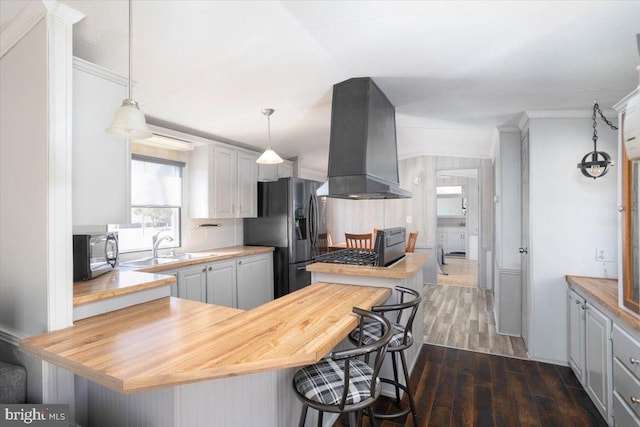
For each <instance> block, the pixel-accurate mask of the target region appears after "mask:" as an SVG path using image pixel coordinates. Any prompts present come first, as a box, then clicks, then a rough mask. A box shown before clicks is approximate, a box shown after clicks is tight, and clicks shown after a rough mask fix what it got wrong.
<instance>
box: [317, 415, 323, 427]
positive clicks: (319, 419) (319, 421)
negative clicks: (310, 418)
mask: <svg viewBox="0 0 640 427" xmlns="http://www.w3.org/2000/svg"><path fill="white" fill-rule="evenodd" d="M323 416H324V412H323V411H318V427H322V417H323Z"/></svg>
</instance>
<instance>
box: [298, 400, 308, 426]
mask: <svg viewBox="0 0 640 427" xmlns="http://www.w3.org/2000/svg"><path fill="white" fill-rule="evenodd" d="M307 409H309V407H308V406H307V405H306V404H304V403H303V404H302V412H301V413H300V422H299V423H298V427H304V422H305V421H306V420H307Z"/></svg>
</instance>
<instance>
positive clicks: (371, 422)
mask: <svg viewBox="0 0 640 427" xmlns="http://www.w3.org/2000/svg"><path fill="white" fill-rule="evenodd" d="M367 415H368V416H369V425H370V426H371V427H377V426H378V423H377V422H376V416H375V415H374V414H373V407H371V406H369V407H368V408H367Z"/></svg>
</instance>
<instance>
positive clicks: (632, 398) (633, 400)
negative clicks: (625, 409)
mask: <svg viewBox="0 0 640 427" xmlns="http://www.w3.org/2000/svg"><path fill="white" fill-rule="evenodd" d="M631 403H635V404H636V405H637V404H639V403H640V399H638V398H637V397H634V396H631Z"/></svg>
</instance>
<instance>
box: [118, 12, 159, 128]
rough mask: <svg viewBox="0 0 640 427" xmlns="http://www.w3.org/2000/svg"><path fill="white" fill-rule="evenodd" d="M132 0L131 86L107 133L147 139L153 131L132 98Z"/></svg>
mask: <svg viewBox="0 0 640 427" xmlns="http://www.w3.org/2000/svg"><path fill="white" fill-rule="evenodd" d="M131 29H132V0H129V86H128V92H127V93H128V95H127V99H125V100H123V101H122V105H121V106H120V107H119V108H118V109H117V110H116V113H115V115H114V117H113V122H112V123H111V125H110V126H109V127H108V128H107V129H106V130H107V133H109V134H111V135H113V136H117V137H120V138H135V139H145V138H151V137H152V136H153V133H152V132H151V131H150V130H149V128H148V127H147V122H146V121H145V118H144V113H143V112H142V111H140V108H139V107H138V103H137V102H136V101H134V100H133V99H132V98H131V50H132V49H131V44H132V41H131V40H132V38H133V37H132V35H131Z"/></svg>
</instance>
